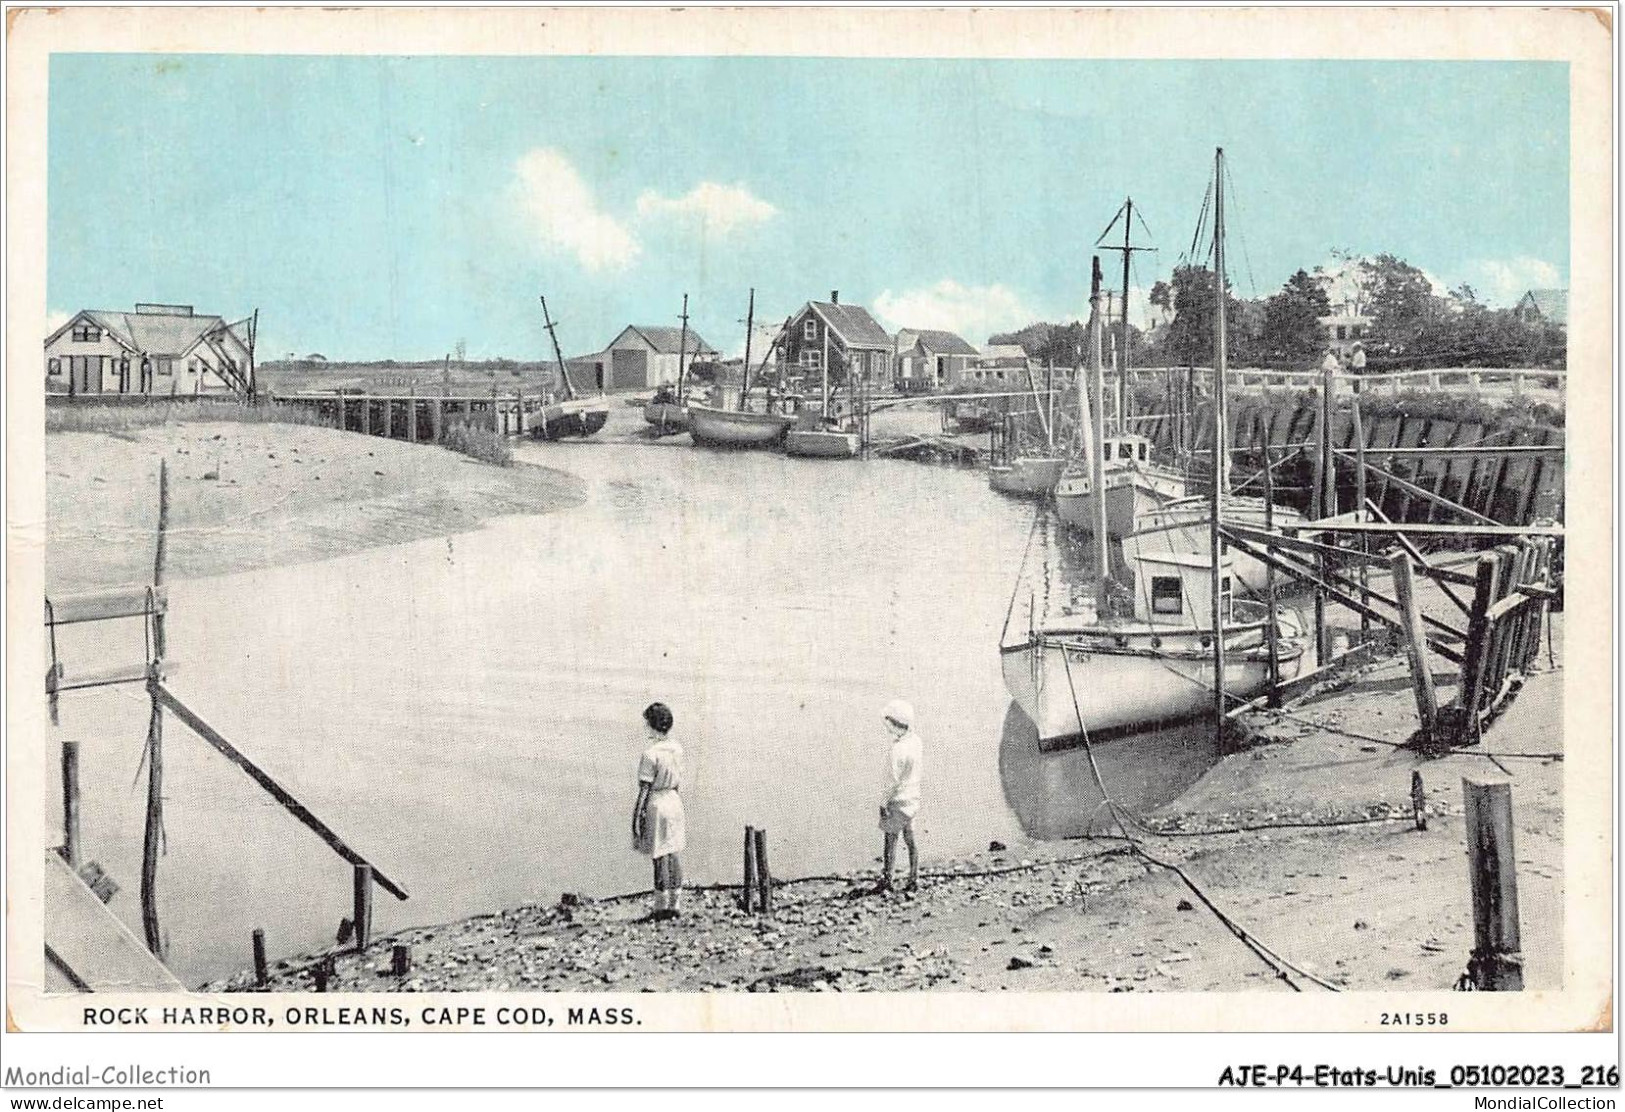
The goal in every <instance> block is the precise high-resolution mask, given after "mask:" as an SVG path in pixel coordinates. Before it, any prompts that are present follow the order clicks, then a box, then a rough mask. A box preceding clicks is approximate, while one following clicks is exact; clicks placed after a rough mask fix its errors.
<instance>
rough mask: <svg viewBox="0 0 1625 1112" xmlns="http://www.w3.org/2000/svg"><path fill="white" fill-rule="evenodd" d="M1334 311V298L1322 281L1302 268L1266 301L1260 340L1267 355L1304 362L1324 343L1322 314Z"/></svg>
mask: <svg viewBox="0 0 1625 1112" xmlns="http://www.w3.org/2000/svg"><path fill="white" fill-rule="evenodd" d="M1330 312H1331V299H1330V298H1329V297H1327V296H1326V290H1325V288H1324V287H1323V286H1322V285H1321V283H1319V282H1317V281H1315V279H1313V278H1311V277H1310V276H1309V275H1308V274H1307V273H1305V272H1304V271H1303V270H1301V269H1300V270H1299V271H1298V272H1297V273H1296V274H1294V275H1293V276H1292V277H1291V278H1288V279H1287V281H1286V284H1285V285H1284V286H1282V287H1281V290H1280V292H1279V293H1276V294H1275V295H1273V296H1272V297H1270V298H1269V299H1268V300H1267V301H1265V302H1264V323H1263V328H1262V330H1261V336H1260V342H1261V346H1262V348H1263V351H1264V354H1265V356H1266V357H1268V358H1269V359H1272V360H1280V361H1281V362H1285V363H1305V362H1309V361H1311V360H1313V359H1314V357H1315V356H1317V355H1318V354H1319V353H1320V350H1321V349H1322V348H1323V347H1324V346H1325V336H1324V333H1323V332H1322V330H1321V326H1320V318H1321V317H1324V316H1327V315H1328V314H1330Z"/></svg>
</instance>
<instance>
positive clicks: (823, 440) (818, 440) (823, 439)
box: [784, 429, 858, 459]
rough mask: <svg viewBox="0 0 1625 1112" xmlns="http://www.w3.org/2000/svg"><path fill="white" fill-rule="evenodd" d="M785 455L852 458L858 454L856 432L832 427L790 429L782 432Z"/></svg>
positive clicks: (810, 457)
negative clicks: (841, 430) (837, 429)
mask: <svg viewBox="0 0 1625 1112" xmlns="http://www.w3.org/2000/svg"><path fill="white" fill-rule="evenodd" d="M784 451H785V454H786V455H791V456H803V457H806V458H808V459H852V458H853V457H855V456H856V455H857V454H858V434H857V433H855V432H839V431H835V430H832V429H791V430H790V431H789V432H787V433H785V434H784Z"/></svg>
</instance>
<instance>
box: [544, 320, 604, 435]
mask: <svg viewBox="0 0 1625 1112" xmlns="http://www.w3.org/2000/svg"><path fill="white" fill-rule="evenodd" d="M542 320H543V322H544V323H545V324H546V325H547V336H548V339H550V340H552V341H553V358H554V359H556V360H557V361H558V368H559V379H560V384H561V385H562V386H563V387H564V400H563V401H561V402H554V403H552V404H551V405H545V406H543V407H542V419H541V420H540V421H539V422H537V423H536V424H535V425H533V426H532V427H531V435H532V436H533V437H535V438H536V439H538V440H559V439H562V438H563V437H566V436H583V437H585V436H591V435H592V434H593V433H595V432H597V431H598V430H599V429H601V428H603V427H604V425H605V424H606V423H607V422H608V421H609V403H608V402H607V401H605V400H604V399H603V397H602V396H601V395H600V396H599V397H597V398H583V397H581V396H580V395H578V394H577V393H576V388H575V384H574V383H573V382H571V381H570V368H569V365H568V364H566V363H565V361H564V353H563V352H562V351H560V350H559V337H558V332H557V330H556V326H555V325H554V322H553V317H552V315H551V314H550V313H549V312H548V311H547V298H545V297H543V298H542Z"/></svg>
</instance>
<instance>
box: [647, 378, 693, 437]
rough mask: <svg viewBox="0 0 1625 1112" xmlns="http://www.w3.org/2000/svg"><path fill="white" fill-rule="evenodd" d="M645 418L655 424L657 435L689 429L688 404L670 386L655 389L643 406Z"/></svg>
mask: <svg viewBox="0 0 1625 1112" xmlns="http://www.w3.org/2000/svg"><path fill="white" fill-rule="evenodd" d="M643 419H644V420H645V421H647V422H649V424H651V425H653V426H654V432H655V435H656V436H665V435H667V434H668V433H677V432H686V431H688V406H687V405H685V404H684V403H683V402H681V401H679V400H678V398H677V395H676V394H675V393H674V392H673V391H672V390H671V389H669V388H668V387H664V386H662V387H661V388H660V389H659V390H657V391H655V396H654V397H652V398H650V399H649V400H648V401H647V402H646V403H644V406H643Z"/></svg>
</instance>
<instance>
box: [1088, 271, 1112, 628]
mask: <svg viewBox="0 0 1625 1112" xmlns="http://www.w3.org/2000/svg"><path fill="white" fill-rule="evenodd" d="M1100 278H1101V274H1100V256H1099V255H1095V256H1094V258H1093V267H1092V270H1091V273H1090V278H1089V390H1090V393H1091V394H1092V395H1093V397H1092V399H1091V400H1092V402H1093V409H1094V413H1092V414H1091V415H1090V416H1091V418H1092V420H1093V424H1094V436H1093V437H1091V438H1090V439H1092V440H1093V441H1094V443H1093V444H1091V445H1089V489H1090V490H1091V491H1092V492H1093V493H1094V507H1095V521H1094V534H1095V591H1096V594H1097V597H1103V596H1104V595H1105V591H1106V575H1107V572H1108V570H1109V569H1110V566H1111V565H1110V556H1109V554H1108V553H1107V550H1106V466H1105V463H1104V456H1103V453H1104V452H1105V450H1106V383H1105V366H1104V362H1103V360H1102V359H1101V354H1100V333H1101V320H1100Z"/></svg>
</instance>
